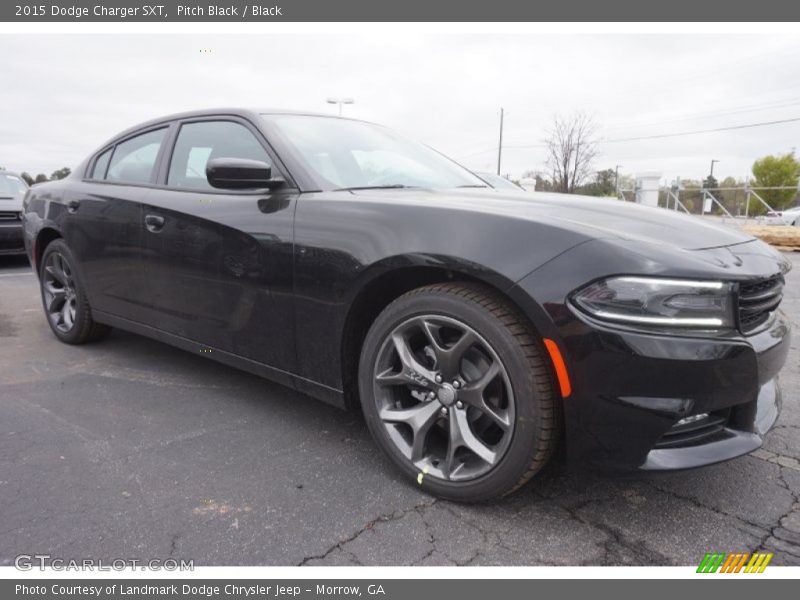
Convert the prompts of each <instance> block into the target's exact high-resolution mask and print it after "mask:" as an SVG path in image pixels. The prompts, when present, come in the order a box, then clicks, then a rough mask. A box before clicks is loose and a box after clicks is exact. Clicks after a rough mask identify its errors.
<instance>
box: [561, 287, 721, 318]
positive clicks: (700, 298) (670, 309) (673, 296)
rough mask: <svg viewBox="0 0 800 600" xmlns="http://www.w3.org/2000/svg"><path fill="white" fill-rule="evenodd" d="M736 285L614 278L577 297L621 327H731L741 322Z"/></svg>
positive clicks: (588, 308) (593, 313) (586, 307)
mask: <svg viewBox="0 0 800 600" xmlns="http://www.w3.org/2000/svg"><path fill="white" fill-rule="evenodd" d="M732 288H733V286H732V284H730V283H726V282H723V281H703V280H690V279H661V278H656V277H652V278H650V277H613V278H609V279H604V280H602V281H597V282H595V283H592V284H590V285H588V286H586V287H584V288H581V289H580V290H578V291H577V292H575V294H573V296H572V301H573V302H574V304H575V305H576V306H577V307H578V308H580V309H581V310H583V311H584V312H585V313H587V314H588V315H590V316H592V317H594V318H596V319H599V320H601V321H608V322H612V323H618V324H620V325H629V326H638V327H639V328H641V327H642V326H645V327H647V326H650V327H656V328H684V329H686V328H694V329H727V328H733V327H734V326H735V319H734V314H733V292H732Z"/></svg>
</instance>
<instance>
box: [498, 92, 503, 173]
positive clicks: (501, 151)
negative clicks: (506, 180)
mask: <svg viewBox="0 0 800 600" xmlns="http://www.w3.org/2000/svg"><path fill="white" fill-rule="evenodd" d="M502 159H503V107H502V106H501V107H500V144H499V145H498V146H497V174H498V175H500V161H501V160H502Z"/></svg>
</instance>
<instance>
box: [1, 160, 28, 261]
mask: <svg viewBox="0 0 800 600" xmlns="http://www.w3.org/2000/svg"><path fill="white" fill-rule="evenodd" d="M27 191H28V185H27V184H26V183H25V181H24V180H23V179H22V178H21V177H20V176H19V175H17V174H16V173H11V172H10V171H0V255H3V254H25V246H24V244H23V241H22V218H21V215H22V199H23V198H24V197H25V192H27Z"/></svg>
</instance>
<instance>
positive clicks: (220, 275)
mask: <svg viewBox="0 0 800 600" xmlns="http://www.w3.org/2000/svg"><path fill="white" fill-rule="evenodd" d="M213 158H246V159H252V160H260V161H265V162H268V163H270V164H271V165H272V166H273V173H274V175H279V176H283V177H284V178H286V179H287V181H289V185H287V186H286V187H285V188H282V189H281V190H278V191H269V190H260V191H244V192H241V191H223V190H218V189H214V188H212V187H211V186H210V185H209V183H208V181H207V180H206V177H205V170H206V163H207V162H208V161H209V160H210V159H213ZM164 171H165V173H164V176H163V179H162V181H160V184H161V185H160V186H159V189H157V190H154V191H153V193H152V194H151V195H149V196H148V199H147V202H146V203H145V204H144V206H143V214H142V222H143V224H144V230H143V236H144V238H143V244H142V246H143V257H144V258H143V260H144V266H145V273H146V277H147V282H148V285H147V288H148V292H149V298H148V303H149V306H150V308H151V309H152V311H153V312H152V316H151V322H150V324H151V325H152V326H154V327H157V328H158V329H160V330H162V331H166V332H168V333H171V334H174V335H178V336H180V337H182V338H186V339H189V340H193V341H196V342H198V343H199V344H201V345H207V346H208V347H209V348H213V349H219V350H224V351H226V352H230V353H234V354H237V355H240V356H244V357H247V358H250V359H253V360H256V361H258V362H260V363H264V364H267V365H270V366H274V367H277V368H281V369H289V368H291V367H292V366H293V362H294V328H293V303H292V294H291V291H292V290H291V287H292V234H293V218H294V208H295V202H296V198H297V189H296V188H295V187H294V186H293V185H292V184H291V180H290V179H289V178H288V174H287V173H286V172H285V169H284V168H283V167H282V166H281V165H280V164H279V163H278V161H277V159H276V157H275V155H274V153H273V152H272V151H271V149H270V148H269V146H268V145H267V144H266V140H264V139H263V137H262V135H261V133H260V132H259V131H258V130H257V129H256V128H255V127H254V126H253V125H252V124H250V123H249V122H247V121H245V120H243V119H240V118H236V117H222V116H220V117H206V118H203V119H194V120H186V121H183V122H181V123H179V124H178V126H177V127H176V130H175V133H174V135H173V140H172V147H171V152H170V154H169V156H166V157H165V159H164Z"/></svg>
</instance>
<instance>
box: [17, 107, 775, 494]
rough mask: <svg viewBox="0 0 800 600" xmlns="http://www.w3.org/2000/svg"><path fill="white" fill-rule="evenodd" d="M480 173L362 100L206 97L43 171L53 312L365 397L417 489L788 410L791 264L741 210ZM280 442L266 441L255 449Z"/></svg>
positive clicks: (725, 446)
mask: <svg viewBox="0 0 800 600" xmlns="http://www.w3.org/2000/svg"><path fill="white" fill-rule="evenodd" d="M487 187H488V186H487V184H486V183H485V182H484V181H482V180H481V179H479V178H478V177H476V176H475V175H473V174H472V173H470V172H469V171H467V170H465V169H463V168H462V167H460V166H459V165H457V164H455V163H453V162H452V161H450V160H448V159H447V158H445V157H443V156H442V155H440V154H438V153H436V152H434V151H432V150H430V149H429V148H427V147H425V146H422V145H419V144H417V143H413V142H410V141H408V140H406V139H404V138H402V137H400V136H398V135H397V134H395V133H393V132H392V131H390V130H388V129H385V128H384V127H380V126H377V125H373V124H370V123H365V122H361V121H355V120H348V119H342V118H334V117H329V116H320V115H310V114H297V113H289V112H279V111H246V110H230V109H225V110H210V111H202V112H191V113H184V114H179V115H173V116H169V117H165V118H162V119H156V120H153V121H150V122H148V123H145V124H143V125H140V126H137V127H134V128H132V129H129V130H127V131H125V132H123V133H121V134H120V135H118V136H116V137H114V138H112V139H111V140H109V141H108V142H107V143H106V144H104V145H103V146H102V147H100V148H99V149H98V150H97V151H96V152H95V153H94V154H93V155H92V156H90V157H89V158H88V159H87V160H86V161H85V162H83V163H82V164H81V165H79V166H78V167H77V168H76V169H75V170H74V171H73V174H72V175H71V176H70V177H68V178H66V179H64V180H61V181H58V182H52V183H47V184H43V185H39V186H36V187H34V188H32V189H31V190H30V191H29V192H28V194H27V196H26V200H25V214H24V228H25V245H26V250H27V252H28V255H29V257H30V260H31V263H32V264H33V266H34V268H35V270H36V272H37V273H38V275H39V279H40V282H41V295H42V301H43V306H44V312H45V315H46V317H47V321H48V323H49V324H50V327H51V328H52V330H53V333H54V334H55V335H56V337H57V338H58V339H60V340H61V341H63V342H66V343H70V344H79V343H83V342H87V341H90V340H94V339H97V338H99V337H101V336H102V335H103V334H104V333H106V332H107V331H108V330H109V328H110V327H119V328H120V329H125V330H128V331H132V332H136V333H138V334H142V335H146V336H150V337H152V338H155V339H157V340H161V341H163V342H166V343H169V344H173V345H175V346H178V347H180V348H184V349H186V350H189V351H193V352H198V353H201V355H202V356H204V357H208V358H211V359H214V360H218V361H220V362H223V363H226V364H228V365H233V366H235V367H239V368H241V369H245V370H247V371H250V372H253V373H257V374H259V375H262V376H264V377H267V378H269V379H272V380H275V381H278V382H281V383H283V384H285V385H288V386H291V387H294V388H295V389H297V390H299V391H301V392H303V393H306V394H310V395H312V396H316V397H318V398H320V399H322V400H324V401H327V402H330V403H333V404H335V405H338V406H341V407H354V408H355V407H360V410H361V411H363V414H364V416H365V419H366V422H367V425H368V427H369V429H370V431H371V433H372V435H373V437H374V438H375V441H376V442H377V444H378V445H379V446H380V447H381V448H382V450H383V451H384V452H385V453H386V454H387V455H388V457H389V458H390V459H391V460H392V461H393V462H394V463H395V464H396V466H397V467H398V468H399V469H400V470H401V471H402V472H403V473H404V474H405V475H406V476H407V477H408V479H409V480H410V481H412V482H414V485H420V486H421V487H422V488H423V489H425V490H427V491H429V492H431V493H433V494H436V495H438V496H441V497H445V498H451V499H457V500H467V501H478V500H485V499H489V498H492V497H496V496H502V495H504V494H508V493H510V492H513V491H514V490H516V489H517V488H519V487H520V486H522V485H523V484H525V483H526V482H527V481H528V480H529V479H531V478H532V477H533V476H534V475H535V474H536V473H537V471H539V470H540V469H542V467H543V466H544V465H545V464H546V463H547V462H548V461H549V460H550V459H551V458H552V457H553V455H554V453H555V451H556V450H557V449H558V448H559V447H560V448H562V449H563V456H564V457H565V459H566V461H567V462H568V463H569V464H572V465H578V466H585V467H589V468H600V467H606V468H611V469H614V470H616V469H637V468H638V469H675V468H687V467H697V466H701V465H706V464H710V463H714V462H718V461H722V460H726V459H730V458H733V457H735V456H739V455H742V454H745V453H747V452H750V451H752V450H754V449H755V448H758V447H759V446H760V444H761V441H762V437H763V435H764V434H765V433H766V432H767V430H769V428H770V427H771V426H772V425H773V423H774V422H775V419H776V417H777V415H778V410H779V407H780V392H779V389H778V385H777V376H778V371H779V370H780V369H781V367H782V365H783V363H784V361H785V359H786V355H787V352H788V350H789V326H788V324H787V321H786V319H785V318H784V316H783V315H782V313H781V311H780V310H779V304H780V302H781V293H782V288H783V285H784V276H785V274H786V272H787V271H788V263H787V262H786V261H784V260H783V259H782V257H781V256H780V254H778V253H777V252H775V251H774V250H772V249H771V248H770V247H769V246H767V245H766V244H764V243H762V242H760V241H757V240H755V239H753V238H751V237H748V236H746V235H744V234H742V233H739V232H738V231H735V230H733V229H724V228H720V227H716V226H713V225H711V224H708V223H706V222H704V221H702V220H700V219H698V218H696V217H690V216H682V215H678V214H676V213H674V212H672V211H667V210H662V209H655V208H645V207H642V206H639V205H634V204H629V203H623V202H618V201H613V200H603V199H598V198H581V197H576V196H560V195H551V194H533V195H532V194H525V193H523V192H519V193H517V192H514V191H509V192H501V191H498V190H493V189H487ZM264 460H269V457H268V456H266V457H264Z"/></svg>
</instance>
